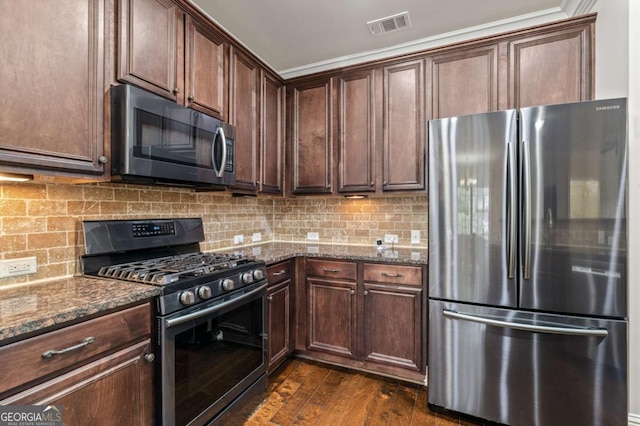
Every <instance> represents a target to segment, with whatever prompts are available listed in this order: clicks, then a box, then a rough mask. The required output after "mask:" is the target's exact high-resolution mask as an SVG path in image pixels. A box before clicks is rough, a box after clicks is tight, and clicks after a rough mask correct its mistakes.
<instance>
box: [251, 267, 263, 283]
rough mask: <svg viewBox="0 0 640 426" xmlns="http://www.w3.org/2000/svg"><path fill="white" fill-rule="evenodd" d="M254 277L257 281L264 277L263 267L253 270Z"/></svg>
mask: <svg viewBox="0 0 640 426" xmlns="http://www.w3.org/2000/svg"><path fill="white" fill-rule="evenodd" d="M253 278H254V279H255V280H256V281H260V280H261V279H263V278H264V272H262V269H256V270H255V271H253Z"/></svg>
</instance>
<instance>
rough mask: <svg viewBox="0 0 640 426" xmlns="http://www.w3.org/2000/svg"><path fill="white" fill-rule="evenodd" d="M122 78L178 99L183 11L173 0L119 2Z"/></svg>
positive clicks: (180, 85) (119, 70)
mask: <svg viewBox="0 0 640 426" xmlns="http://www.w3.org/2000/svg"><path fill="white" fill-rule="evenodd" d="M118 5H119V6H118V9H119V10H118V18H119V19H118V28H119V35H120V37H119V38H118V76H117V77H118V80H120V81H124V82H129V83H132V84H135V85H137V86H140V87H143V88H145V89H147V90H150V91H153V92H155V93H157V94H159V95H161V96H165V97H168V98H170V99H174V100H177V96H178V95H179V94H180V93H181V90H182V89H183V85H182V82H180V81H179V79H178V71H179V67H181V66H182V64H183V61H182V59H181V58H179V56H178V55H179V50H180V49H179V44H181V42H182V37H183V31H184V23H183V21H182V19H183V14H182V13H180V11H179V10H178V7H177V6H176V4H175V3H173V2H172V1H171V0H122V1H120V2H118Z"/></svg>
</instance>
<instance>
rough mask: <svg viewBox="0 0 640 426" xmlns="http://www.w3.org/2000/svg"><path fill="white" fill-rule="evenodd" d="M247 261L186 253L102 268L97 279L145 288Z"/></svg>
mask: <svg viewBox="0 0 640 426" xmlns="http://www.w3.org/2000/svg"><path fill="white" fill-rule="evenodd" d="M248 261H250V259H247V258H244V257H243V256H241V255H228V254H212V253H200V252H198V253H186V254H180V255H175V256H167V257H160V258H155V259H148V260H142V261H137V262H127V263H121V264H118V265H110V266H104V267H102V268H100V270H99V271H98V275H99V276H101V277H106V278H115V279H121V280H126V281H135V282H141V283H145V284H154V285H167V284H171V283H175V282H176V281H178V280H180V279H181V278H187V277H199V276H205V275H209V274H212V273H214V272H217V271H223V270H226V269H231V268H234V267H236V266H238V265H239V264H242V263H246V262H248Z"/></svg>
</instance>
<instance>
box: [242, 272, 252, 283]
mask: <svg viewBox="0 0 640 426" xmlns="http://www.w3.org/2000/svg"><path fill="white" fill-rule="evenodd" d="M242 282H243V283H245V284H251V283H252V282H253V274H252V273H251V272H245V273H244V274H242Z"/></svg>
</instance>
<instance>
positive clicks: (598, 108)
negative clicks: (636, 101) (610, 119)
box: [596, 105, 620, 111]
mask: <svg viewBox="0 0 640 426" xmlns="http://www.w3.org/2000/svg"><path fill="white" fill-rule="evenodd" d="M610 109H620V105H607V106H599V107H596V111H607V110H610Z"/></svg>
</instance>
